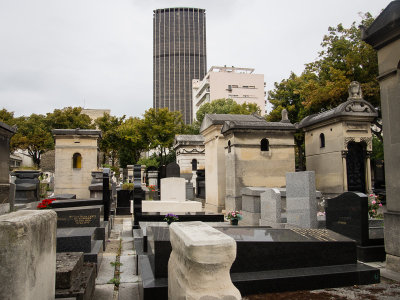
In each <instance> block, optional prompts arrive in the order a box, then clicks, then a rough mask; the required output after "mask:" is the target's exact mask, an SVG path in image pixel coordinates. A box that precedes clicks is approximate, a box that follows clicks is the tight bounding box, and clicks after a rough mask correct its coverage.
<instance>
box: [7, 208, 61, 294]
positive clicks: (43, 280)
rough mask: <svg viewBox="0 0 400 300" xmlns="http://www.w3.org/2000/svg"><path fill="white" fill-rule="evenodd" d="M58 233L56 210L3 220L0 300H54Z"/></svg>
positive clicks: (24, 213) (18, 214)
mask: <svg viewBox="0 0 400 300" xmlns="http://www.w3.org/2000/svg"><path fill="white" fill-rule="evenodd" d="M56 230H57V214H56V213H55V212H54V211H52V210H24V211H22V210H21V211H17V212H13V213H10V214H6V215H3V216H0V265H1V268H0V278H1V281H2V283H1V285H0V299H26V300H30V299H32V300H38V299H43V300H53V299H54V294H55V278H56Z"/></svg>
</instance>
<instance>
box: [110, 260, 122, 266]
mask: <svg viewBox="0 0 400 300" xmlns="http://www.w3.org/2000/svg"><path fill="white" fill-rule="evenodd" d="M110 265H112V266H113V267H119V266H122V265H123V263H121V262H119V261H110Z"/></svg>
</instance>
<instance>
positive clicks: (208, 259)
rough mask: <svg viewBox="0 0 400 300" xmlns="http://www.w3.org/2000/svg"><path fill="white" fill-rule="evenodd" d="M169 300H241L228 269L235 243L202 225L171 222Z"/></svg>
mask: <svg viewBox="0 0 400 300" xmlns="http://www.w3.org/2000/svg"><path fill="white" fill-rule="evenodd" d="M170 241H171V245H172V252H171V256H170V258H169V262H168V298H169V299H232V300H234V299H241V295H240V292H239V290H238V289H237V288H236V287H235V286H234V285H233V283H232V280H231V278H230V275H229V270H230V268H231V266H232V263H233V261H234V260H235V258H236V242H235V241H234V239H233V238H231V237H229V236H227V235H226V234H224V233H222V232H220V231H218V230H216V229H214V228H212V227H211V226H209V225H206V224H205V223H202V222H185V223H179V222H175V223H172V225H171V226H170Z"/></svg>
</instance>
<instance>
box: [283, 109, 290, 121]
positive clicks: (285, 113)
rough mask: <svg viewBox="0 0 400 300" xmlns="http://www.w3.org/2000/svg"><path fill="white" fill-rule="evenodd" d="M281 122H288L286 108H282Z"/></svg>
mask: <svg viewBox="0 0 400 300" xmlns="http://www.w3.org/2000/svg"><path fill="white" fill-rule="evenodd" d="M281 122H283V123H289V122H290V121H289V117H288V112H287V110H286V109H283V110H282V120H281Z"/></svg>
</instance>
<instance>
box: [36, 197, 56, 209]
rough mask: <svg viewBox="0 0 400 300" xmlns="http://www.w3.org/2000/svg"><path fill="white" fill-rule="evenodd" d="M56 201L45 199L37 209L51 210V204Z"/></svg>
mask: <svg viewBox="0 0 400 300" xmlns="http://www.w3.org/2000/svg"><path fill="white" fill-rule="evenodd" d="M54 200H56V199H43V200H42V202H40V203H39V204H38V206H36V208H37V209H50V208H51V203H53V201H54Z"/></svg>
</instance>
